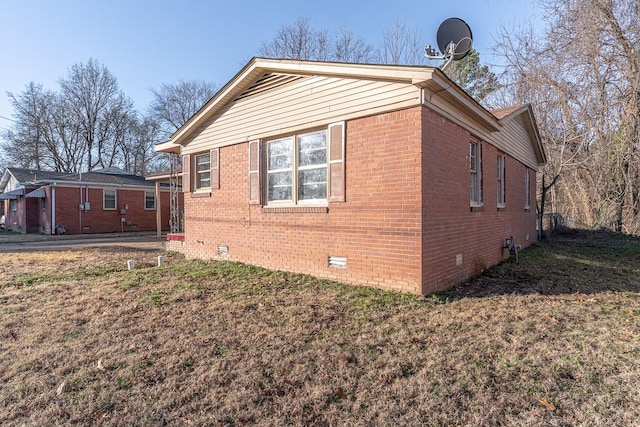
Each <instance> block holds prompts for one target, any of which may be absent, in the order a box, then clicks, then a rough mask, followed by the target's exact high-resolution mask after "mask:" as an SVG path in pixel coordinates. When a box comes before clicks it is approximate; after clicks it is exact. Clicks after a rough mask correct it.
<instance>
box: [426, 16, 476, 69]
mask: <svg viewBox="0 0 640 427" xmlns="http://www.w3.org/2000/svg"><path fill="white" fill-rule="evenodd" d="M436 37H437V40H438V48H439V49H440V52H442V53H441V55H442V56H438V55H437V52H436V51H435V49H434V48H432V47H431V45H427V46H425V48H424V52H425V55H426V57H427V58H429V59H444V60H445V61H446V62H445V64H444V65H443V66H442V69H445V68H446V67H447V66H448V65H449V64H450V63H451V61H457V60H459V59H462V58H464V57H465V56H467V54H468V53H469V52H470V51H471V44H472V43H473V35H472V34H471V28H469V26H468V25H467V23H466V22H464V21H463V20H462V19H460V18H449V19H446V20H445V21H444V22H442V24H440V27H439V28H438V33H437V35H436Z"/></svg>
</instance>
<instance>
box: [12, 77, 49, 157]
mask: <svg viewBox="0 0 640 427" xmlns="http://www.w3.org/2000/svg"><path fill="white" fill-rule="evenodd" d="M7 96H8V97H9V100H10V102H11V104H12V106H13V108H14V110H15V112H14V115H15V117H16V118H17V120H16V121H15V125H14V126H12V128H13V129H10V130H7V131H6V132H4V134H3V137H4V139H5V142H4V143H3V148H4V150H5V152H6V156H7V160H9V161H11V162H12V163H14V164H18V165H20V166H22V167H33V168H36V169H40V168H42V167H43V165H44V163H45V161H44V159H43V149H42V148H43V146H44V144H45V142H44V139H45V136H44V129H43V123H44V121H45V120H46V116H47V114H48V113H49V112H48V103H47V99H48V98H50V97H51V94H50V93H48V92H47V91H45V90H44V89H43V88H42V85H37V84H35V83H34V82H31V83H29V84H28V85H27V86H26V87H25V89H24V91H23V92H22V93H21V94H19V95H14V94H13V93H7Z"/></svg>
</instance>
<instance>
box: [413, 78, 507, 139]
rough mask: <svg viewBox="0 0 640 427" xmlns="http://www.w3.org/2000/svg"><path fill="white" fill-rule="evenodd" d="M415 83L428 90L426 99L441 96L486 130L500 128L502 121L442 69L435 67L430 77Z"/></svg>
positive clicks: (429, 99) (491, 130)
mask: <svg viewBox="0 0 640 427" xmlns="http://www.w3.org/2000/svg"><path fill="white" fill-rule="evenodd" d="M414 84H415V85H416V86H418V87H420V88H422V89H424V90H425V91H426V92H427V94H426V95H425V101H427V102H432V101H433V99H434V98H435V97H440V98H441V99H443V100H444V101H445V102H446V103H447V104H449V105H451V106H452V107H453V108H454V109H456V110H457V111H460V112H462V113H464V114H465V115H466V116H468V117H470V118H472V119H473V120H474V121H475V122H477V123H478V124H479V125H480V126H482V127H483V128H484V129H485V130H486V131H488V132H495V131H498V130H500V128H501V125H500V121H499V120H498V119H497V118H496V117H495V116H494V115H493V114H491V112H490V111H488V110H487V109H486V108H484V107H483V106H482V105H480V104H479V103H478V102H477V101H476V100H475V99H473V98H472V97H471V96H469V94H467V93H466V92H465V91H464V90H463V89H462V88H460V86H458V85H457V84H455V83H454V82H453V81H452V80H450V79H449V78H448V77H447V76H446V75H445V74H444V72H442V70H440V69H437V68H434V69H433V71H432V73H431V75H430V76H429V78H428V79H425V80H423V81H414ZM427 98H428V99H427Z"/></svg>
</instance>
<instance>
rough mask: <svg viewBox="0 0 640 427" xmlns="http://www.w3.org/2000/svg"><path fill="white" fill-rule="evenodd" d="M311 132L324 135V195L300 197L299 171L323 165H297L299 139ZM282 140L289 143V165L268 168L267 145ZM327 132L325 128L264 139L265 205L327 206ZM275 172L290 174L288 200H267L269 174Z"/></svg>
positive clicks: (320, 167)
mask: <svg viewBox="0 0 640 427" xmlns="http://www.w3.org/2000/svg"><path fill="white" fill-rule="evenodd" d="M313 134H322V135H323V136H324V150H325V162H324V163H323V164H322V165H324V169H325V181H324V184H325V197H324V198H320V199H300V194H299V187H300V186H299V178H300V171H305V170H313V169H322V167H323V166H318V165H306V166H300V165H299V160H300V159H299V154H298V152H299V150H298V147H299V145H298V144H299V139H300V138H302V137H305V136H308V135H313ZM284 141H288V142H289V143H290V144H291V145H290V151H289V152H290V153H291V162H290V167H288V168H280V169H269V147H270V144H272V143H282V142H284ZM328 143H329V141H328V134H327V130H326V129H317V130H313V131H309V132H300V133H296V134H293V135H289V136H286V137H282V138H276V139H272V140H268V141H266V144H265V157H266V162H265V163H266V164H265V186H264V193H263V194H264V200H265V201H266V206H269V207H278V206H328V197H329V179H328V174H329V152H328V150H329V145H328ZM276 173H290V174H291V199H288V200H269V185H270V184H269V175H271V174H276Z"/></svg>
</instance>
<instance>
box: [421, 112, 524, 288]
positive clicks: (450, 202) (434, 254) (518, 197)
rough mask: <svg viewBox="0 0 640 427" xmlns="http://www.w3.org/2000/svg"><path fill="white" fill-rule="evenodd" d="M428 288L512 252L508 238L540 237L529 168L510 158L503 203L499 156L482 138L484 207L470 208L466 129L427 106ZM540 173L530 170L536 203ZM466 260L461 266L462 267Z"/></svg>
mask: <svg viewBox="0 0 640 427" xmlns="http://www.w3.org/2000/svg"><path fill="white" fill-rule="evenodd" d="M422 119H423V132H424V135H425V138H424V141H425V142H424V151H423V159H424V165H425V167H424V169H423V171H422V179H423V198H424V206H423V212H424V220H423V234H424V241H423V245H422V248H423V255H424V257H423V263H422V266H423V286H422V292H423V293H425V294H426V293H429V292H435V291H438V290H443V289H446V288H448V287H450V286H452V285H454V284H456V283H459V282H460V281H463V280H465V279H466V278H469V277H470V276H473V275H475V274H478V273H480V272H481V271H482V270H484V269H485V268H487V267H488V266H491V265H494V264H497V263H498V262H500V261H501V260H503V259H505V258H506V257H508V256H509V251H508V250H504V249H502V247H503V246H504V243H505V239H507V238H508V237H510V236H514V237H515V238H516V243H517V244H519V245H522V246H523V247H524V246H528V245H530V244H531V243H533V241H534V240H535V239H536V224H535V206H532V208H531V209H530V210H529V211H525V170H526V167H525V166H524V165H523V164H522V163H520V162H518V161H516V160H514V159H513V158H511V157H509V156H506V161H505V182H506V187H505V189H506V194H505V202H506V206H505V207H504V208H502V209H498V207H497V194H498V189H497V182H498V181H497V156H498V151H497V150H496V148H494V147H493V146H491V145H489V144H487V143H484V142H482V143H481V145H482V160H481V161H482V194H483V205H484V206H483V207H481V208H473V209H471V208H470V204H469V199H470V174H469V142H470V135H469V133H468V132H466V131H465V130H464V129H462V128H460V127H459V126H456V125H455V124H453V123H451V122H449V121H447V120H446V119H444V118H442V117H441V116H439V115H438V114H436V113H434V112H432V111H430V110H428V109H426V108H425V109H424V110H423V114H422ZM534 183H535V172H534V171H531V172H530V191H531V193H530V194H531V203H535V192H534V185H535V184H534ZM459 261H462V264H461V265H458V263H459Z"/></svg>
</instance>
